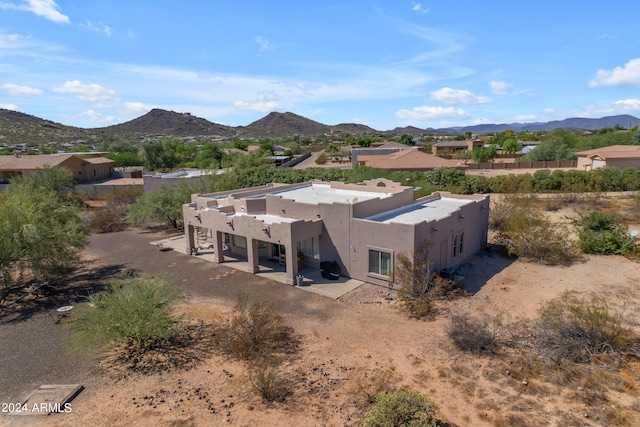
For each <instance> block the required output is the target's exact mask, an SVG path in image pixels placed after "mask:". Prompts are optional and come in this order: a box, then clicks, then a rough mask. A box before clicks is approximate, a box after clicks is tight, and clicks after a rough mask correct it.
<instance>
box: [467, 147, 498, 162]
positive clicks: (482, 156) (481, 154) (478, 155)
mask: <svg viewBox="0 0 640 427" xmlns="http://www.w3.org/2000/svg"><path fill="white" fill-rule="evenodd" d="M497 154H498V150H497V149H496V146H495V145H489V146H487V147H476V148H474V149H473V151H472V152H471V158H472V159H473V161H474V162H476V163H486V162H488V161H490V160H491V159H493V158H494V157H495V156H496V155H497Z"/></svg>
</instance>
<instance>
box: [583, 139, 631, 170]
mask: <svg viewBox="0 0 640 427" xmlns="http://www.w3.org/2000/svg"><path fill="white" fill-rule="evenodd" d="M576 155H577V156H578V166H577V168H578V169H579V170H587V171H589V170H593V169H598V168H602V167H610V168H612V167H613V168H620V169H623V168H637V169H640V145H610V146H608V147H601V148H594V149H593V150H587V151H580V152H578V153H576Z"/></svg>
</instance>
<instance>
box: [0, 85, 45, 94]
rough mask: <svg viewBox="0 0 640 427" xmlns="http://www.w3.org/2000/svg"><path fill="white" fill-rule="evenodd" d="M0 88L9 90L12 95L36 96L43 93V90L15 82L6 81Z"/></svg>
mask: <svg viewBox="0 0 640 427" xmlns="http://www.w3.org/2000/svg"><path fill="white" fill-rule="evenodd" d="M0 88H2V89H4V90H6V91H7V92H9V95H11V96H34V95H42V93H43V92H42V90H40V89H37V88H34V87H29V86H18V85H14V84H13V83H5V84H3V85H2V86H0Z"/></svg>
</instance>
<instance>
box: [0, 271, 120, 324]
mask: <svg viewBox="0 0 640 427" xmlns="http://www.w3.org/2000/svg"><path fill="white" fill-rule="evenodd" d="M124 271H125V266H124V265H122V264H113V265H106V266H97V265H95V264H93V263H88V264H85V265H84V267H83V268H81V269H79V270H78V271H76V272H75V273H73V274H71V275H70V276H68V277H66V278H65V279H62V280H58V281H57V282H55V283H46V284H43V285H34V284H31V285H29V286H26V287H24V288H20V289H19V290H18V291H17V292H16V293H14V294H12V295H10V296H9V297H8V298H7V300H6V301H4V302H3V304H2V307H0V309H1V310H0V325H2V324H8V323H17V322H23V321H25V320H28V319H30V318H31V317H33V316H34V315H36V314H40V313H42V314H46V313H50V312H53V311H54V310H56V309H57V308H59V307H62V306H68V305H74V304H77V303H80V302H83V301H85V300H86V298H87V297H88V296H89V295H91V294H92V293H96V292H100V291H102V290H103V289H104V288H105V287H106V286H107V285H108V283H109V280H110V279H111V278H113V277H116V276H117V275H119V274H122V273H123V272H124Z"/></svg>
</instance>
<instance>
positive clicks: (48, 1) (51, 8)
mask: <svg viewBox="0 0 640 427" xmlns="http://www.w3.org/2000/svg"><path fill="white" fill-rule="evenodd" d="M59 8H60V6H58V5H57V4H56V2H55V1H53V0H25V1H23V2H22V3H19V4H16V3H10V2H0V9H13V10H20V11H23V12H32V13H35V14H36V15H38V16H42V17H43V18H46V19H48V20H50V21H53V22H58V23H64V24H67V23H69V17H68V16H66V15H63V14H62V13H60V12H59V11H58V9H59Z"/></svg>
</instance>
